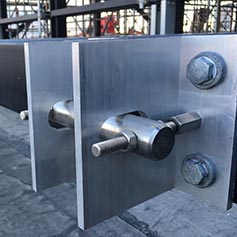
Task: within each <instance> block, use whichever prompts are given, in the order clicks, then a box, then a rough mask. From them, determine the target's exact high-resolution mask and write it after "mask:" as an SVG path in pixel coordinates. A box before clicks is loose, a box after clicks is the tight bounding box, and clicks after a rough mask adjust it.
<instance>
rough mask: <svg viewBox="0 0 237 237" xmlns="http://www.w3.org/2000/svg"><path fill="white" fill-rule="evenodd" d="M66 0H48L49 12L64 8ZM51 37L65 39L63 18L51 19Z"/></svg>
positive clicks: (65, 28)
mask: <svg viewBox="0 0 237 237" xmlns="http://www.w3.org/2000/svg"><path fill="white" fill-rule="evenodd" d="M66 5H67V4H66V0H50V10H51V11H52V10H57V9H62V8H65V7H66ZM51 32H52V33H51V35H52V37H67V22H66V17H65V16H57V17H53V18H51Z"/></svg>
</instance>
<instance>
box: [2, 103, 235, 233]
mask: <svg viewBox="0 0 237 237" xmlns="http://www.w3.org/2000/svg"><path fill="white" fill-rule="evenodd" d="M0 236H3V237H8V236H21V237H22V236H24V237H27V236H34V237H35V236H69V237H145V236H148V237H173V236H175V237H176V236H177V237H196V236H197V237H210V236H217V237H234V236H237V206H236V205H235V206H234V207H233V208H232V209H230V210H229V211H223V210H220V209H217V208H214V207H212V206H210V205H207V204H205V203H203V202H201V201H198V200H195V199H194V198H193V197H192V196H191V195H188V194H186V193H183V192H180V191H178V190H171V191H169V192H166V193H164V194H162V195H160V196H158V197H155V198H153V199H151V200H149V201H147V202H145V203H142V204H140V205H138V206H136V207H134V208H131V209H129V210H128V211H126V212H124V213H122V214H121V215H120V216H116V217H113V218H111V219H109V220H107V221H105V222H103V223H101V224H99V225H97V226H95V227H93V228H91V229H89V230H87V231H85V232H83V231H81V230H79V229H78V228H77V220H76V190H75V185H74V184H62V185H59V186H57V187H54V188H50V189H48V190H46V191H44V192H40V193H35V192H33V191H32V190H31V170H30V159H29V135H28V123H27V122H25V121H24V122H22V121H20V120H19V118H18V114H16V113H14V112H12V111H10V110H7V109H5V108H2V107H0Z"/></svg>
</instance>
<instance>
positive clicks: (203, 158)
mask: <svg viewBox="0 0 237 237" xmlns="http://www.w3.org/2000/svg"><path fill="white" fill-rule="evenodd" d="M181 174H182V176H183V178H184V180H185V181H186V182H187V183H189V184H192V185H194V186H197V187H199V188H205V187H208V186H210V185H211V184H212V183H213V182H214V181H215V178H216V168H215V164H214V163H213V161H212V160H211V159H210V158H209V157H208V156H207V155H205V154H202V153H194V154H191V155H188V156H187V157H185V159H184V161H183V163H182V168H181Z"/></svg>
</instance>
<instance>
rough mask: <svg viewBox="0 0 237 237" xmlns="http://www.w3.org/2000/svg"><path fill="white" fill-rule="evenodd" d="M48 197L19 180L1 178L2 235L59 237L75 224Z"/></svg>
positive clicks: (0, 176) (0, 212) (0, 232)
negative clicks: (52, 236) (51, 236)
mask: <svg viewBox="0 0 237 237" xmlns="http://www.w3.org/2000/svg"><path fill="white" fill-rule="evenodd" d="M44 198H45V197H44V196H42V195H40V194H37V193H34V192H33V191H31V190H30V187H28V186H26V185H24V184H22V183H21V182H20V181H19V180H17V179H14V178H12V177H8V176H6V175H0V236H49V235H52V234H54V235H56V234H60V233H61V232H63V231H64V230H65V229H67V228H69V227H70V226H71V225H75V220H72V219H70V217H68V216H66V215H64V214H63V213H61V212H60V211H58V210H56V209H55V208H54V207H53V205H51V203H50V202H47V201H44Z"/></svg>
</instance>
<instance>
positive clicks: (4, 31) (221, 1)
mask: <svg viewBox="0 0 237 237" xmlns="http://www.w3.org/2000/svg"><path fill="white" fill-rule="evenodd" d="M0 4H1V12H0V26H1V32H0V33H1V34H0V37H1V38H17V39H18V38H39V37H41V38H48V37H98V36H108V35H109V36H111V35H148V34H165V33H215V32H235V31H236V28H237V26H236V20H237V14H236V9H237V1H236V0H234V1H226V0H183V1H182V0H181V1H178V0H169V1H168V0H0ZM167 16H169V17H167Z"/></svg>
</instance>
